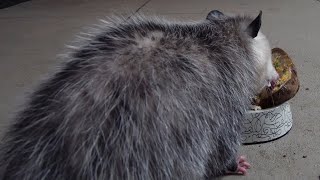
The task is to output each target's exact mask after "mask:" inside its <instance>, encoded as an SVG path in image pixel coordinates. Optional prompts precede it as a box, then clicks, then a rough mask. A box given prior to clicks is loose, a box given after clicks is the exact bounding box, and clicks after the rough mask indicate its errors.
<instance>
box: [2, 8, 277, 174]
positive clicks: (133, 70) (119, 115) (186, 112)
mask: <svg viewBox="0 0 320 180" xmlns="http://www.w3.org/2000/svg"><path fill="white" fill-rule="evenodd" d="M260 26H261V12H260V14H259V15H258V16H257V17H256V18H251V17H249V16H242V15H241V16H240V15H237V16H234V15H232V16H231V15H225V14H224V13H222V12H221V11H218V10H213V11H211V12H209V13H208V15H207V17H206V18H204V19H203V20H200V21H197V22H178V21H170V20H166V19H165V18H157V17H147V16H142V15H135V16H132V17H130V18H128V19H125V18H113V19H110V20H103V21H102V22H101V24H100V25H99V29H98V30H97V31H95V32H94V33H88V36H86V38H85V39H86V40H84V41H82V43H80V44H77V45H74V46H72V47H73V48H72V49H71V50H70V51H69V53H68V55H67V56H66V57H65V63H64V64H63V65H62V67H61V69H60V70H59V71H58V72H56V73H55V74H54V75H52V77H49V78H48V79H47V80H45V81H44V82H42V83H41V84H40V85H39V87H38V88H37V89H36V90H35V91H34V93H33V94H32V95H31V96H30V98H29V101H28V102H27V103H26V105H25V108H24V109H23V110H22V111H21V112H20V113H19V114H18V115H17V116H16V118H15V121H14V122H13V124H12V125H11V126H10V128H9V130H8V132H7V133H6V134H5V136H4V139H3V141H2V144H1V148H0V176H1V179H4V180H13V179H14V180H40V179H41V180H67V179H68V180H73V179H75V180H107V179H114V180H118V179H119V180H120V179H130V180H152V179H179V180H180V179H184V180H195V179H207V178H214V177H217V176H220V175H223V174H225V173H228V172H237V171H241V172H244V171H245V169H246V168H247V167H246V165H247V164H246V163H245V162H243V160H242V162H239V159H237V157H238V147H239V145H240V144H241V142H240V129H241V121H242V120H243V119H244V114H245V111H246V110H247V109H248V108H249V106H250V101H251V97H253V96H254V95H255V94H257V93H258V92H259V90H260V89H261V88H262V87H264V86H266V85H267V84H268V83H269V82H270V81H272V80H273V79H275V78H276V76H277V74H276V72H275V70H274V68H273V66H272V62H271V50H270V47H269V43H268V41H267V39H266V37H265V36H264V35H263V34H262V33H261V32H260ZM240 161H241V160H240ZM241 166H242V167H241ZM241 168H242V170H241Z"/></svg>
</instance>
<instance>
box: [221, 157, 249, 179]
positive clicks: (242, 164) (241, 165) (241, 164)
mask: <svg viewBox="0 0 320 180" xmlns="http://www.w3.org/2000/svg"><path fill="white" fill-rule="evenodd" d="M250 166H251V165H250V164H249V163H248V162H247V160H246V158H245V157H244V156H240V157H239V160H238V169H237V170H236V171H235V172H231V171H227V172H226V175H246V174H247V169H250Z"/></svg>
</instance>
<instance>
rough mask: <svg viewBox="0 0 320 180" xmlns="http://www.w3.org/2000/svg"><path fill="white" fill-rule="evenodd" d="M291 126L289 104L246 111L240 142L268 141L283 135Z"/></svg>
mask: <svg viewBox="0 0 320 180" xmlns="http://www.w3.org/2000/svg"><path fill="white" fill-rule="evenodd" d="M291 127H292V113H291V109H290V104H289V103H288V102H285V103H283V104H281V105H279V106H276V107H273V108H269V109H263V110H257V111H248V112H247V113H246V119H245V121H244V125H243V129H242V143H243V144H253V143H261V142H268V141H271V140H275V139H278V138H280V137H282V136H284V135H285V134H286V133H287V132H289V131H290V129H291Z"/></svg>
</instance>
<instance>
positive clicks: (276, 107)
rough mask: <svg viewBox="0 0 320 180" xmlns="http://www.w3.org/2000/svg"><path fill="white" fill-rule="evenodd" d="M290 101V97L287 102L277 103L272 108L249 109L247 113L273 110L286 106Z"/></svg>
mask: <svg viewBox="0 0 320 180" xmlns="http://www.w3.org/2000/svg"><path fill="white" fill-rule="evenodd" d="M288 101H290V99H289V100H287V101H285V102H283V103H281V104H279V105H277V106H274V107H271V108H266V109H261V110H248V111H246V114H257V113H263V112H268V111H273V110H275V109H278V108H280V107H281V106H284V105H286V104H288Z"/></svg>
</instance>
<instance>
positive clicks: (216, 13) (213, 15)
mask: <svg viewBox="0 0 320 180" xmlns="http://www.w3.org/2000/svg"><path fill="white" fill-rule="evenodd" d="M222 16H224V14H223V13H222V12H221V11H218V10H212V11H210V12H209V13H208V15H207V18H206V19H207V20H211V19H217V18H221V17H222Z"/></svg>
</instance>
